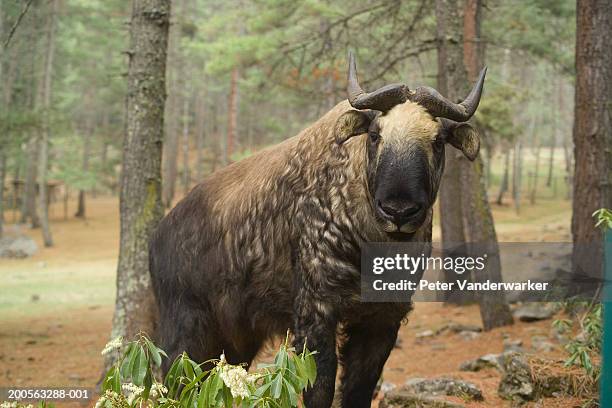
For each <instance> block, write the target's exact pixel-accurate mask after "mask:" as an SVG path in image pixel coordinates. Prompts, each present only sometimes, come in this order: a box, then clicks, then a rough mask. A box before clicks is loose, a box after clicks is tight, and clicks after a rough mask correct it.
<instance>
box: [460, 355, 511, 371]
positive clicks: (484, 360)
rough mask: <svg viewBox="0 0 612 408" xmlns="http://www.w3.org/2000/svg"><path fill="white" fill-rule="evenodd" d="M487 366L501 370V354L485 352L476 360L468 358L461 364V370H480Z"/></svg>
mask: <svg viewBox="0 0 612 408" xmlns="http://www.w3.org/2000/svg"><path fill="white" fill-rule="evenodd" d="M485 368H496V369H498V370H500V371H501V356H500V355H499V354H485V355H484V356H482V357H478V358H476V359H474V360H468V361H465V362H463V363H461V365H460V366H459V370H461V371H480V370H482V369H485Z"/></svg>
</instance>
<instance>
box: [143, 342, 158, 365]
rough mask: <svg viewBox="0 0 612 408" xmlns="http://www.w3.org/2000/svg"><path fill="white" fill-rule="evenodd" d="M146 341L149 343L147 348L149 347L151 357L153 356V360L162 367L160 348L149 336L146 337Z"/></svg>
mask: <svg viewBox="0 0 612 408" xmlns="http://www.w3.org/2000/svg"><path fill="white" fill-rule="evenodd" d="M144 340H145V343H146V344H147V348H148V349H149V354H151V358H153V362H154V363H155V365H156V366H158V367H161V354H160V352H159V349H158V348H157V347H155V344H153V342H152V341H151V340H149V339H148V338H146V337H145V338H144Z"/></svg>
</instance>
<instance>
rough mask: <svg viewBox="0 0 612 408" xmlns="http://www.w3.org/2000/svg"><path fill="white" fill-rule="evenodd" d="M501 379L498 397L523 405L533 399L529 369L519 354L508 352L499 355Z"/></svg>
mask: <svg viewBox="0 0 612 408" xmlns="http://www.w3.org/2000/svg"><path fill="white" fill-rule="evenodd" d="M501 367H502V372H503V375H502V379H501V381H500V383H499V387H498V389H497V393H498V394H499V396H500V397H502V398H504V399H508V400H512V401H514V402H518V403H523V402H526V401H531V400H532V399H534V397H535V387H534V384H533V379H532V376H531V367H529V364H528V363H527V361H526V360H525V357H524V356H523V355H522V354H520V353H515V352H510V353H504V354H502V355H501Z"/></svg>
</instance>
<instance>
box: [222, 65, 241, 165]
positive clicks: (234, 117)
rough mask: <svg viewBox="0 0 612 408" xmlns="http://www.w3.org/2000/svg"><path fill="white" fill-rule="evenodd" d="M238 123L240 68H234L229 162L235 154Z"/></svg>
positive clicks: (226, 159)
mask: <svg viewBox="0 0 612 408" xmlns="http://www.w3.org/2000/svg"><path fill="white" fill-rule="evenodd" d="M237 125H238V68H237V67H236V68H234V69H233V70H232V77H231V80H230V93H229V98H228V108H227V142H226V154H225V161H226V163H225V164H227V163H228V162H229V161H231V159H232V154H234V144H235V142H236V140H235V139H236V132H237V129H236V127H237Z"/></svg>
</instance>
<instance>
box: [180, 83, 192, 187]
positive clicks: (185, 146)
mask: <svg viewBox="0 0 612 408" xmlns="http://www.w3.org/2000/svg"><path fill="white" fill-rule="evenodd" d="M182 116H183V195H187V193H189V185H190V183H191V175H190V172H189V119H190V118H189V116H190V115H189V97H188V91H187V89H185V94H184V95H183V115H182Z"/></svg>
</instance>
